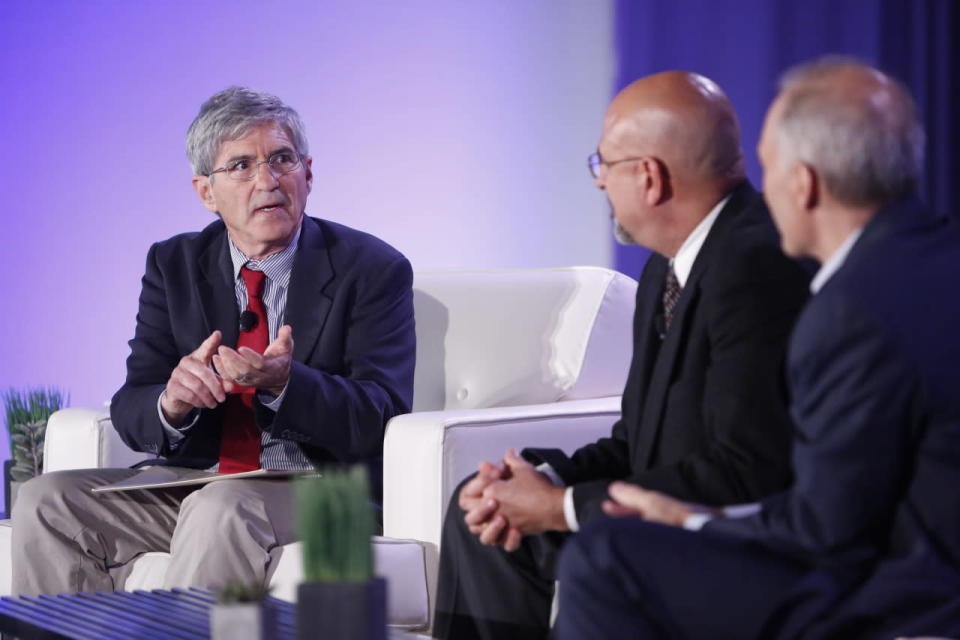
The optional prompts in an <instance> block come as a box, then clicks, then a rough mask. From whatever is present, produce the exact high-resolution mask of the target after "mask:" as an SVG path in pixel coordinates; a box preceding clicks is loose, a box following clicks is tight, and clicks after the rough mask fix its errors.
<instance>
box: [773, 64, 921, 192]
mask: <svg viewBox="0 0 960 640" xmlns="http://www.w3.org/2000/svg"><path fill="white" fill-rule="evenodd" d="M768 127H769V128H770V129H772V132H773V134H774V135H775V136H776V137H777V147H778V148H779V149H780V150H781V152H780V153H779V154H778V156H779V161H780V162H781V163H784V162H786V163H796V162H802V163H805V164H807V165H809V166H810V167H812V168H813V169H814V170H815V171H816V173H817V175H818V176H819V177H820V179H821V180H822V181H823V184H824V186H825V187H826V189H827V190H828V191H829V192H830V194H831V195H832V196H833V197H834V198H835V199H836V200H837V201H838V202H840V203H842V204H845V205H849V206H855V207H864V206H879V205H883V204H885V203H886V202H889V201H891V200H893V199H895V198H897V197H899V196H901V195H903V194H905V193H907V192H909V191H911V190H913V189H914V187H915V185H916V183H917V181H918V179H919V176H920V171H921V167H922V164H923V144H924V136H923V129H922V127H921V126H920V122H919V121H918V119H917V115H916V110H915V108H914V105H913V100H912V99H911V97H910V94H909V93H908V92H907V90H906V89H905V88H904V87H903V86H902V85H901V84H900V83H898V82H896V81H895V80H893V79H892V78H890V77H889V76H886V75H884V74H883V73H881V72H879V71H877V70H876V69H873V68H871V67H869V66H867V65H864V64H862V63H860V62H857V61H854V60H849V59H838V58H826V59H823V60H819V61H816V62H813V63H810V64H806V65H803V66H800V67H796V68H794V69H792V70H790V71H789V72H787V74H786V75H785V76H784V77H783V80H782V81H781V92H780V95H779V96H778V97H777V100H776V101H775V102H774V104H773V106H772V107H771V112H770V114H769V116H768Z"/></svg>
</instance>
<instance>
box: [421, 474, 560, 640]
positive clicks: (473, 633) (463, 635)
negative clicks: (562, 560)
mask: <svg viewBox="0 0 960 640" xmlns="http://www.w3.org/2000/svg"><path fill="white" fill-rule="evenodd" d="M464 482H466V481H464ZM460 486H461V487H462V486H463V483H461V485H460ZM459 494H460V487H458V488H457V490H456V491H454V493H453V498H452V499H451V501H450V505H449V507H448V508H447V515H446V518H445V520H444V523H443V539H442V542H441V545H440V574H439V578H438V583H437V606H436V614H435V617H434V623H433V637H435V638H453V639H454V640H470V639H472V638H484V639H486V640H494V639H496V640H510V639H512V638H517V639H518V640H519V639H523V640H537V639H538V638H546V637H547V635H548V634H549V632H550V606H551V603H552V601H553V591H554V587H553V582H554V567H555V565H556V558H557V554H558V553H559V550H560V547H561V545H562V544H563V542H564V540H566V538H567V537H569V535H568V534H563V533H548V534H544V535H539V536H526V537H524V539H523V542H522V543H521V545H520V548H519V549H518V550H516V551H514V552H512V553H507V552H506V551H504V550H503V549H502V548H500V547H489V546H485V545H482V544H480V541H479V540H478V539H477V537H476V536H475V535H473V534H472V533H470V531H469V530H468V529H467V525H466V524H465V523H464V521H463V516H464V512H463V511H462V510H461V509H460V506H459V505H458V504H457V496H458V495H459Z"/></svg>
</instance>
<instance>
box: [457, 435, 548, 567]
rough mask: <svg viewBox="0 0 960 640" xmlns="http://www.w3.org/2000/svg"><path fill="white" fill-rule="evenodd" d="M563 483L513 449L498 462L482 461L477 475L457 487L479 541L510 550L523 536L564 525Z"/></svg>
mask: <svg viewBox="0 0 960 640" xmlns="http://www.w3.org/2000/svg"><path fill="white" fill-rule="evenodd" d="M563 492H564V488H563V487H557V486H555V485H554V484H553V483H552V482H550V480H549V479H548V478H547V477H546V476H545V475H544V474H542V473H540V472H539V471H537V470H536V469H535V468H534V467H533V465H531V464H530V463H529V462H527V461H526V460H524V459H523V458H521V457H520V456H519V455H517V452H516V451H514V450H513V449H509V450H507V452H506V453H505V454H504V459H503V463H502V466H499V467H498V466H496V465H493V464H491V463H489V462H481V463H480V465H479V468H478V472H477V475H476V476H475V477H474V478H473V479H472V480H470V482H468V483H467V484H465V485H464V486H463V489H461V491H460V496H459V503H460V508H461V509H463V510H464V511H465V512H466V515H465V516H464V522H466V524H467V526H468V528H469V529H470V532H471V533H473V534H475V535H477V536H479V538H480V542H482V543H483V544H487V545H498V546H502V547H503V548H504V549H505V550H507V551H514V550H516V549H517V548H518V547H519V546H520V540H521V539H522V537H523V536H524V535H529V534H534V533H542V532H544V531H551V530H560V531H562V530H565V529H566V528H567V524H566V520H565V519H564V517H563Z"/></svg>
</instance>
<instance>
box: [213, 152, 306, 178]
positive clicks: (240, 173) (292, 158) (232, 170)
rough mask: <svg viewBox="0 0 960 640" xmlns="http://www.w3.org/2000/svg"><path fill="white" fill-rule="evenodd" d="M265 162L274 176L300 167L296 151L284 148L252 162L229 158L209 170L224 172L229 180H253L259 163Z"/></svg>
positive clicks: (246, 159) (249, 159)
mask: <svg viewBox="0 0 960 640" xmlns="http://www.w3.org/2000/svg"><path fill="white" fill-rule="evenodd" d="M262 164H265V165H267V168H268V169H270V171H271V172H272V173H273V175H275V176H282V175H283V174H285V173H290V172H291V171H296V170H297V169H299V168H300V164H301V158H300V154H299V153H297V152H296V151H290V150H289V149H284V150H283V151H277V152H275V153H273V154H271V155H270V157H269V158H267V159H266V160H261V161H260V162H254V161H253V160H252V159H251V158H237V159H236V160H231V161H230V162H229V163H227V165H226V166H223V167H220V168H219V169H214V170H213V171H211V172H210V175H211V176H212V175H213V174H215V173H225V174H227V177H228V178H230V179H231V180H238V181H243V180H253V178H254V177H255V176H256V175H257V172H258V171H259V170H260V165H262Z"/></svg>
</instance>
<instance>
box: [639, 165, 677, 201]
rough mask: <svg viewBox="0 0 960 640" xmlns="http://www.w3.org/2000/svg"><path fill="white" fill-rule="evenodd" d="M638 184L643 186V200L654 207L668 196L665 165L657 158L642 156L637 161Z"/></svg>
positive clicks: (668, 180)
mask: <svg viewBox="0 0 960 640" xmlns="http://www.w3.org/2000/svg"><path fill="white" fill-rule="evenodd" d="M637 171H638V172H640V174H641V175H640V176H639V180H640V184H641V185H642V186H643V187H644V196H643V198H644V200H645V201H646V203H647V205H648V206H651V207H654V206H656V205H658V204H661V203H662V202H664V201H665V200H667V199H668V198H669V197H670V174H669V172H668V171H667V165H665V164H663V162H661V161H660V160H658V159H657V158H652V157H649V158H643V159H642V160H640V161H639V162H638V163H637Z"/></svg>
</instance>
